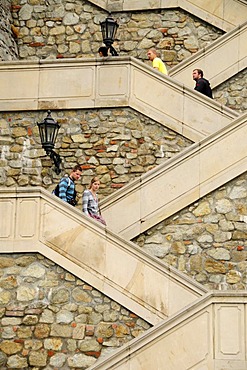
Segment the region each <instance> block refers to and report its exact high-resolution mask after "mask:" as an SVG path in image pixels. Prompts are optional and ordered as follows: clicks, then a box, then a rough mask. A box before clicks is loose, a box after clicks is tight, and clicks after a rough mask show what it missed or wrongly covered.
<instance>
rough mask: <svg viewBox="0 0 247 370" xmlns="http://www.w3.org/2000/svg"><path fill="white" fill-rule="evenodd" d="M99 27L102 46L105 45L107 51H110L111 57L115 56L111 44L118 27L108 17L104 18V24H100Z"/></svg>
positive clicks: (115, 53)
mask: <svg viewBox="0 0 247 370" xmlns="http://www.w3.org/2000/svg"><path fill="white" fill-rule="evenodd" d="M100 26H101V32H102V38H103V42H104V44H105V45H106V47H107V48H108V49H110V52H111V54H112V55H113V56H117V55H118V53H117V52H116V50H115V49H114V47H113V46H112V44H113V42H114V40H115V36H116V32H117V29H118V27H119V25H118V24H117V22H116V21H114V19H113V18H112V17H111V16H110V15H109V16H108V17H107V18H106V20H104V22H100Z"/></svg>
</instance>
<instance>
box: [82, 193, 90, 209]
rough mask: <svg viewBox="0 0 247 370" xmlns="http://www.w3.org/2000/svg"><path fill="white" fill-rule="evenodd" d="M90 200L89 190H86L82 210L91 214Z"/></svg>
mask: <svg viewBox="0 0 247 370" xmlns="http://www.w3.org/2000/svg"><path fill="white" fill-rule="evenodd" d="M88 202H89V191H87V190H85V191H84V193H83V196H82V212H83V213H86V215H89V213H88Z"/></svg>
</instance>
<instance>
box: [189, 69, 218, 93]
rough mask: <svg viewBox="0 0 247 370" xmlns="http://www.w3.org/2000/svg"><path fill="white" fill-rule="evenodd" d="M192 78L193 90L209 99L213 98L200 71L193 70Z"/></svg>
mask: <svg viewBox="0 0 247 370" xmlns="http://www.w3.org/2000/svg"><path fill="white" fill-rule="evenodd" d="M192 76H193V80H194V81H196V86H195V90H196V91H199V92H200V93H202V94H204V95H206V96H208V97H209V98H213V94H212V90H211V87H210V83H209V81H208V80H206V78H203V71H202V70H201V69H194V70H193V73H192Z"/></svg>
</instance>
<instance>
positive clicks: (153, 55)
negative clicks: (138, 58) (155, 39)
mask: <svg viewBox="0 0 247 370" xmlns="http://www.w3.org/2000/svg"><path fill="white" fill-rule="evenodd" d="M147 56H148V59H149V60H151V61H153V60H154V58H156V57H157V51H156V50H155V49H154V48H152V49H149V50H148V52H147Z"/></svg>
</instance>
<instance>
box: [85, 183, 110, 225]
mask: <svg viewBox="0 0 247 370" xmlns="http://www.w3.org/2000/svg"><path fill="white" fill-rule="evenodd" d="M99 187H100V181H99V178H98V177H96V176H95V177H93V178H92V180H91V183H90V187H89V189H87V190H84V192H83V196H82V211H83V212H84V213H85V214H86V215H88V216H90V217H92V218H94V219H95V220H97V221H99V222H101V223H102V224H103V225H106V222H105V220H104V219H103V217H102V216H101V214H100V209H99V201H98V196H97V191H98V190H99Z"/></svg>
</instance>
